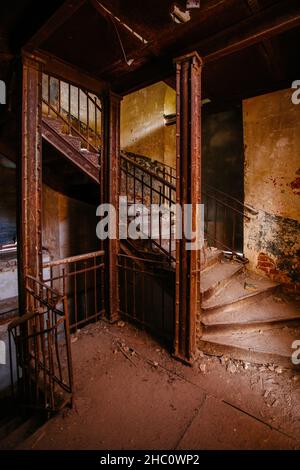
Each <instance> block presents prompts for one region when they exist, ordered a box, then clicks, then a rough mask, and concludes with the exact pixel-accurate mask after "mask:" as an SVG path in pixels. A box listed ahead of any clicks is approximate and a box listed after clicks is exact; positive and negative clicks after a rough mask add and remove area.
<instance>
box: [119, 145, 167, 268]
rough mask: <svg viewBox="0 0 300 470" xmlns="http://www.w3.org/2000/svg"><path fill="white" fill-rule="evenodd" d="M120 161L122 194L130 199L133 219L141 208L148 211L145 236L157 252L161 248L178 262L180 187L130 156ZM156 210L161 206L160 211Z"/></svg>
mask: <svg viewBox="0 0 300 470" xmlns="http://www.w3.org/2000/svg"><path fill="white" fill-rule="evenodd" d="M120 158H121V165H120V167H121V194H122V195H125V196H127V204H128V207H127V213H128V215H129V219H130V218H131V217H135V216H136V215H137V214H138V213H139V205H141V207H142V206H144V207H145V208H147V212H146V213H144V212H143V213H142V214H141V217H142V223H141V227H140V231H141V234H143V235H146V236H147V238H148V240H150V239H151V243H152V244H153V248H155V247H156V248H158V249H159V250H160V251H161V252H162V253H163V254H164V255H166V256H167V258H168V259H169V261H170V262H172V261H174V260H175V256H174V254H175V239H174V233H175V232H174V212H173V206H174V204H175V201H176V187H175V186H174V185H173V184H172V183H170V182H169V181H167V180H166V179H164V178H163V177H162V176H160V175H159V174H157V173H156V172H154V171H151V170H150V169H148V168H145V167H144V166H143V165H142V164H140V163H137V162H136V161H134V160H132V159H131V158H130V157H128V156H127V155H126V154H124V153H122V154H121V157H120ZM153 206H157V207H156V209H154V208H153ZM158 207H159V209H158ZM131 208H133V209H132V211H131ZM154 211H155V212H154Z"/></svg>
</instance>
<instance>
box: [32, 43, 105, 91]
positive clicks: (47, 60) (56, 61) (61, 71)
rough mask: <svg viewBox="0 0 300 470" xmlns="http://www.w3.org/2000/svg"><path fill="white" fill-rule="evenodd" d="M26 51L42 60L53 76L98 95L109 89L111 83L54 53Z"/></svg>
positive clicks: (34, 57)
mask: <svg viewBox="0 0 300 470" xmlns="http://www.w3.org/2000/svg"><path fill="white" fill-rule="evenodd" d="M24 52H25V53H26V54H27V55H28V56H29V57H31V58H32V59H33V60H38V61H41V62H42V63H43V71H44V72H45V73H47V74H49V75H51V76H52V77H56V78H60V79H62V80H65V81H66V82H68V83H71V84H72V85H74V86H78V87H80V88H83V89H87V90H89V91H90V92H93V93H95V94H96V95H102V94H103V93H104V92H105V91H107V90H108V87H109V85H108V83H107V82H105V81H104V80H101V79H99V78H95V77H94V76H92V75H90V74H89V73H87V72H86V71H84V70H82V69H80V68H79V67H76V66H75V65H72V64H69V63H68V62H66V61H65V60H63V59H60V58H59V57H57V56H55V55H53V54H49V53H46V52H44V51H42V50H40V49H37V50H36V51H34V52H27V50H26V48H25V49H24Z"/></svg>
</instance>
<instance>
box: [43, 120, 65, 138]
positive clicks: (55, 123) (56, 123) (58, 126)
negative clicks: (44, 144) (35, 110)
mask: <svg viewBox="0 0 300 470" xmlns="http://www.w3.org/2000/svg"><path fill="white" fill-rule="evenodd" d="M43 121H45V122H46V123H47V124H48V125H49V126H50V127H52V129H54V130H56V132H58V133H60V134H61V133H62V131H63V128H64V126H65V124H64V123H63V121H61V120H60V119H55V118H53V117H45V116H43Z"/></svg>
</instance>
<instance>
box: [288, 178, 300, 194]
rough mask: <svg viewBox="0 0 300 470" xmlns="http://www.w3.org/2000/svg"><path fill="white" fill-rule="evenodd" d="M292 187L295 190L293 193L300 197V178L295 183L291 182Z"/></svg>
mask: <svg viewBox="0 0 300 470" xmlns="http://www.w3.org/2000/svg"><path fill="white" fill-rule="evenodd" d="M290 187H291V188H292V190H293V193H294V194H296V195H297V196H300V178H299V177H298V178H296V179H295V180H294V181H292V182H291V184H290Z"/></svg>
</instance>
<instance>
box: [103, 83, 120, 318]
mask: <svg viewBox="0 0 300 470" xmlns="http://www.w3.org/2000/svg"><path fill="white" fill-rule="evenodd" d="M121 101H122V97H121V96H119V95H116V94H115V93H112V92H109V93H108V94H107V95H106V97H105V99H104V121H105V122H104V147H105V155H104V156H105V158H104V160H105V161H104V186H105V188H104V194H105V201H104V202H106V203H109V204H112V205H113V206H114V207H115V209H116V214H117V217H116V221H117V227H116V236H117V239H116V240H108V242H107V243H106V245H105V251H106V253H107V255H106V272H107V276H106V293H105V295H106V315H107V318H108V319H109V321H111V322H115V321H117V320H118V319H119V276H118V255H119V252H120V241H119V194H120V110H121Z"/></svg>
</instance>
